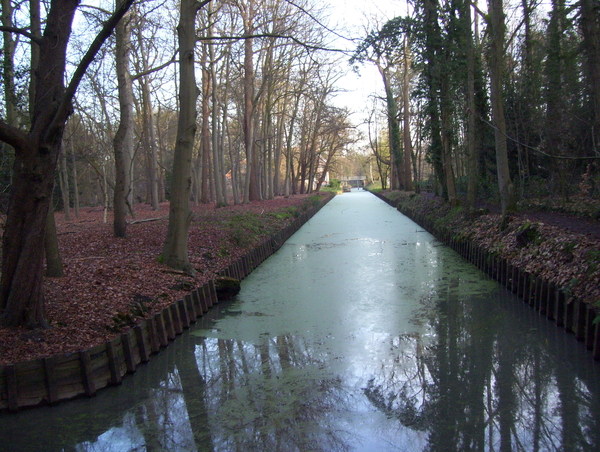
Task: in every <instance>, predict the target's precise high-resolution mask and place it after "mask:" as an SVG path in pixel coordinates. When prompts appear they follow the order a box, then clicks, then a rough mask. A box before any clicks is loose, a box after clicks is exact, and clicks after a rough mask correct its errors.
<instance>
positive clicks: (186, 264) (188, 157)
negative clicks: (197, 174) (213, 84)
mask: <svg viewBox="0 0 600 452" xmlns="http://www.w3.org/2000/svg"><path fill="white" fill-rule="evenodd" d="M200 6H201V5H200V3H198V2H196V1H195V0H181V7H180V8H181V10H180V11H181V14H180V18H179V25H178V26H177V35H178V37H179V68H180V71H179V82H180V83H179V89H180V91H179V101H180V112H179V121H178V123H177V140H176V143H175V154H174V160H173V185H172V188H171V207H170V210H169V226H168V231H167V237H166V238H165V243H164V245H163V250H162V255H161V258H162V261H163V263H165V264H166V265H168V266H170V267H172V268H175V269H178V270H182V271H185V272H187V273H190V274H195V270H194V268H193V267H192V265H191V263H190V261H189V257H188V236H189V226H190V223H191V221H192V212H191V210H190V191H191V188H192V179H191V177H192V176H191V172H192V155H193V152H194V140H195V136H196V128H197V127H196V99H197V98H198V94H199V92H198V87H197V86H196V76H195V74H194V49H195V46H196V33H195V29H196V27H195V22H196V14H197V13H198V10H199V9H200Z"/></svg>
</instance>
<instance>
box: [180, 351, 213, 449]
mask: <svg viewBox="0 0 600 452" xmlns="http://www.w3.org/2000/svg"><path fill="white" fill-rule="evenodd" d="M195 353H196V344H195V343H194V341H190V342H189V343H188V347H187V349H186V350H185V351H184V353H183V354H182V356H181V365H180V366H178V370H179V378H180V379H181V389H182V392H183V398H184V400H185V406H186V408H187V415H188V418H189V420H190V425H191V427H192V434H193V436H194V443H195V444H196V447H197V450H198V451H199V452H204V451H206V452H210V451H213V450H214V444H213V439H212V435H211V429H210V427H211V425H210V417H209V411H208V408H207V406H206V401H207V398H208V395H207V391H206V380H205V379H204V376H203V375H202V374H201V373H200V369H198V364H197V363H196V354H195Z"/></svg>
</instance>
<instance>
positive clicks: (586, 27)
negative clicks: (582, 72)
mask: <svg viewBox="0 0 600 452" xmlns="http://www.w3.org/2000/svg"><path fill="white" fill-rule="evenodd" d="M580 10H581V19H580V20H581V30H582V32H583V47H584V50H585V54H586V63H587V80H588V86H589V88H588V89H589V91H590V96H589V97H590V116H591V117H590V120H591V121H590V122H591V124H592V145H593V148H594V151H595V152H596V155H597V153H598V151H599V150H600V18H599V17H600V6H599V5H598V2H597V1H594V0H581V2H580Z"/></svg>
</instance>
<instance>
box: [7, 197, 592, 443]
mask: <svg viewBox="0 0 600 452" xmlns="http://www.w3.org/2000/svg"><path fill="white" fill-rule="evenodd" d="M0 450H11V451H12V450H14V451H38V450H39V451H61V450H66V451H119V452H121V451H142V450H146V451H163V450H164V451H196V450H197V451H244V452H245V451H264V452H270V451H282V452H289V451H302V452H305V451H373V452H381V451H410V452H413V451H432V452H433V451H436V452H437V451H439V452H453V451H565V452H574V451H594V452H597V451H599V450H600V364H598V363H595V362H593V361H592V359H591V357H590V356H589V354H588V353H587V352H586V351H585V350H584V348H583V346H582V345H581V344H579V343H577V342H576V341H575V339H574V338H573V337H572V336H569V334H568V333H565V332H564V331H562V330H560V329H558V328H557V327H556V326H554V325H553V324H551V323H549V322H547V321H545V320H544V319H543V318H542V317H541V316H539V315H537V314H535V313H534V312H533V311H532V310H531V309H530V308H529V307H527V306H525V305H524V304H523V303H521V302H520V301H519V300H518V299H516V298H515V297H514V296H513V295H512V294H511V293H509V292H507V291H506V290H504V289H503V288H502V287H500V286H499V285H498V284H497V283H496V282H494V281H492V280H490V279H488V278H487V277H486V276H485V275H483V274H482V273H480V272H479V271H478V270H477V269H475V267H473V266H472V265H471V264H469V263H467V262H465V261H463V260H462V259H461V258H460V257H459V256H458V255H457V254H456V253H454V252H453V251H452V250H450V249H449V248H446V247H445V246H442V245H441V244H440V243H439V242H437V241H436V240H435V238H434V237H432V236H431V235H430V234H428V233H427V232H425V231H423V230H422V229H421V228H420V227H419V226H418V225H416V224H415V223H413V222H412V221H410V220H409V219H407V218H406V217H404V216H403V215H401V214H400V213H398V212H397V211H396V210H395V209H393V208H392V207H390V206H388V205H387V204H385V203H384V202H382V201H380V200H379V199H378V198H376V197H375V196H373V195H371V194H369V193H367V192H362V191H353V192H352V193H347V194H344V195H342V196H337V197H336V198H334V199H333V200H332V201H331V202H330V203H329V204H328V205H327V206H325V207H324V208H323V209H322V210H321V211H320V212H319V213H318V214H317V215H316V216H315V217H313V219H312V220H310V221H309V223H307V224H306V225H305V226H304V227H303V228H302V229H301V230H300V231H298V232H297V233H296V234H295V235H293V236H292V237H291V238H290V239H289V240H288V242H287V243H286V244H285V245H284V246H283V247H282V248H281V249H280V250H279V251H278V252H277V253H276V254H275V255H273V256H272V257H270V258H269V259H268V260H267V261H265V262H264V263H263V264H262V265H261V266H260V267H258V269H256V270H255V271H254V272H253V273H252V274H251V275H250V276H249V277H248V278H247V279H245V280H244V281H243V283H242V291H241V292H240V294H239V295H238V297H237V298H236V299H235V300H233V301H232V302H229V303H224V304H221V305H219V306H218V307H217V308H215V309H214V310H213V311H211V313H209V314H208V315H207V316H205V317H204V318H203V319H201V321H199V322H198V324H196V325H195V326H194V327H193V328H192V329H191V330H190V331H188V332H186V333H184V335H183V336H182V337H180V338H178V339H177V341H176V342H175V343H174V344H171V345H170V346H169V347H168V348H167V349H166V350H163V351H162V352H161V353H160V354H159V355H158V356H156V357H154V358H153V359H152V360H151V361H150V363H149V364H147V365H145V366H142V367H140V368H139V370H138V371H137V374H136V375H135V376H134V377H129V378H127V379H125V381H124V382H123V384H122V385H121V386H119V387H115V388H110V389H107V390H104V391H102V392H100V393H99V394H98V395H97V396H96V397H95V398H92V399H79V400H75V401H71V402H66V403H62V404H60V405H58V406H55V407H43V408H39V409H34V410H27V411H24V412H21V413H16V414H12V415H7V414H3V415H1V416H0Z"/></svg>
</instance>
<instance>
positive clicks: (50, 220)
mask: <svg viewBox="0 0 600 452" xmlns="http://www.w3.org/2000/svg"><path fill="white" fill-rule="evenodd" d="M46 231H47V232H46V234H45V236H44V252H45V253H46V276H48V277H50V278H61V277H62V276H63V265H62V259H61V257H60V250H59V248H58V237H57V235H56V223H55V222H54V206H53V203H52V196H51V197H50V208H49V209H48V215H47V217H46ZM48 231H54V233H53V234H52V233H51V234H48Z"/></svg>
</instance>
